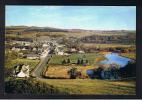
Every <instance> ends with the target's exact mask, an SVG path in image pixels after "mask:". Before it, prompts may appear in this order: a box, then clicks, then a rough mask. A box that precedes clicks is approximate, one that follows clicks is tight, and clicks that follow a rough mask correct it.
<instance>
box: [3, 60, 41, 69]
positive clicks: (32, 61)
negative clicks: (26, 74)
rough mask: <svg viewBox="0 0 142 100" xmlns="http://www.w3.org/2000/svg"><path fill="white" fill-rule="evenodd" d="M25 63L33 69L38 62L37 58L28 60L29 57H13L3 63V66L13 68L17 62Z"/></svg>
mask: <svg viewBox="0 0 142 100" xmlns="http://www.w3.org/2000/svg"><path fill="white" fill-rule="evenodd" d="M21 63H22V64H27V65H29V66H30V70H33V69H34V68H35V67H36V65H37V64H38V63H39V60H29V59H19V58H17V59H15V60H11V61H10V62H9V63H6V64H5V68H13V67H14V66H15V65H17V64H21Z"/></svg>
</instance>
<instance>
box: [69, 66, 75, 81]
mask: <svg viewBox="0 0 142 100" xmlns="http://www.w3.org/2000/svg"><path fill="white" fill-rule="evenodd" d="M68 74H69V75H70V79H75V78H76V77H77V68H72V69H70V70H69V71H68Z"/></svg>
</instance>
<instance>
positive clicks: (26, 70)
mask: <svg viewBox="0 0 142 100" xmlns="http://www.w3.org/2000/svg"><path fill="white" fill-rule="evenodd" d="M29 72H30V68H29V65H27V66H26V65H23V66H22V69H21V71H20V72H19V73H18V74H17V77H29Z"/></svg>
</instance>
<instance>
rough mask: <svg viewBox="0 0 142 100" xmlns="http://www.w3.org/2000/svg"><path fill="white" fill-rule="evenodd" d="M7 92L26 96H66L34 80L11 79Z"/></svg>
mask: <svg viewBox="0 0 142 100" xmlns="http://www.w3.org/2000/svg"><path fill="white" fill-rule="evenodd" d="M5 92H6V93H15V94H19V93H20V94H26V95H30V94H32V95H37V94H38V95H45V94H46V95H53V94H56V95H57V94H66V93H62V92H60V91H59V90H57V89H55V88H54V87H53V86H52V85H48V84H45V83H42V82H39V81H36V80H33V79H14V78H13V79H12V78H11V79H10V80H9V81H6V82H5Z"/></svg>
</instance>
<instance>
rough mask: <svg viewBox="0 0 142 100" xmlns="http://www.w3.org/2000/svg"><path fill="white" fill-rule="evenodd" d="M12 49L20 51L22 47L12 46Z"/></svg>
mask: <svg viewBox="0 0 142 100" xmlns="http://www.w3.org/2000/svg"><path fill="white" fill-rule="evenodd" d="M11 50H12V51H17V52H18V51H20V50H21V49H20V48H19V47H12V49H11Z"/></svg>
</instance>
